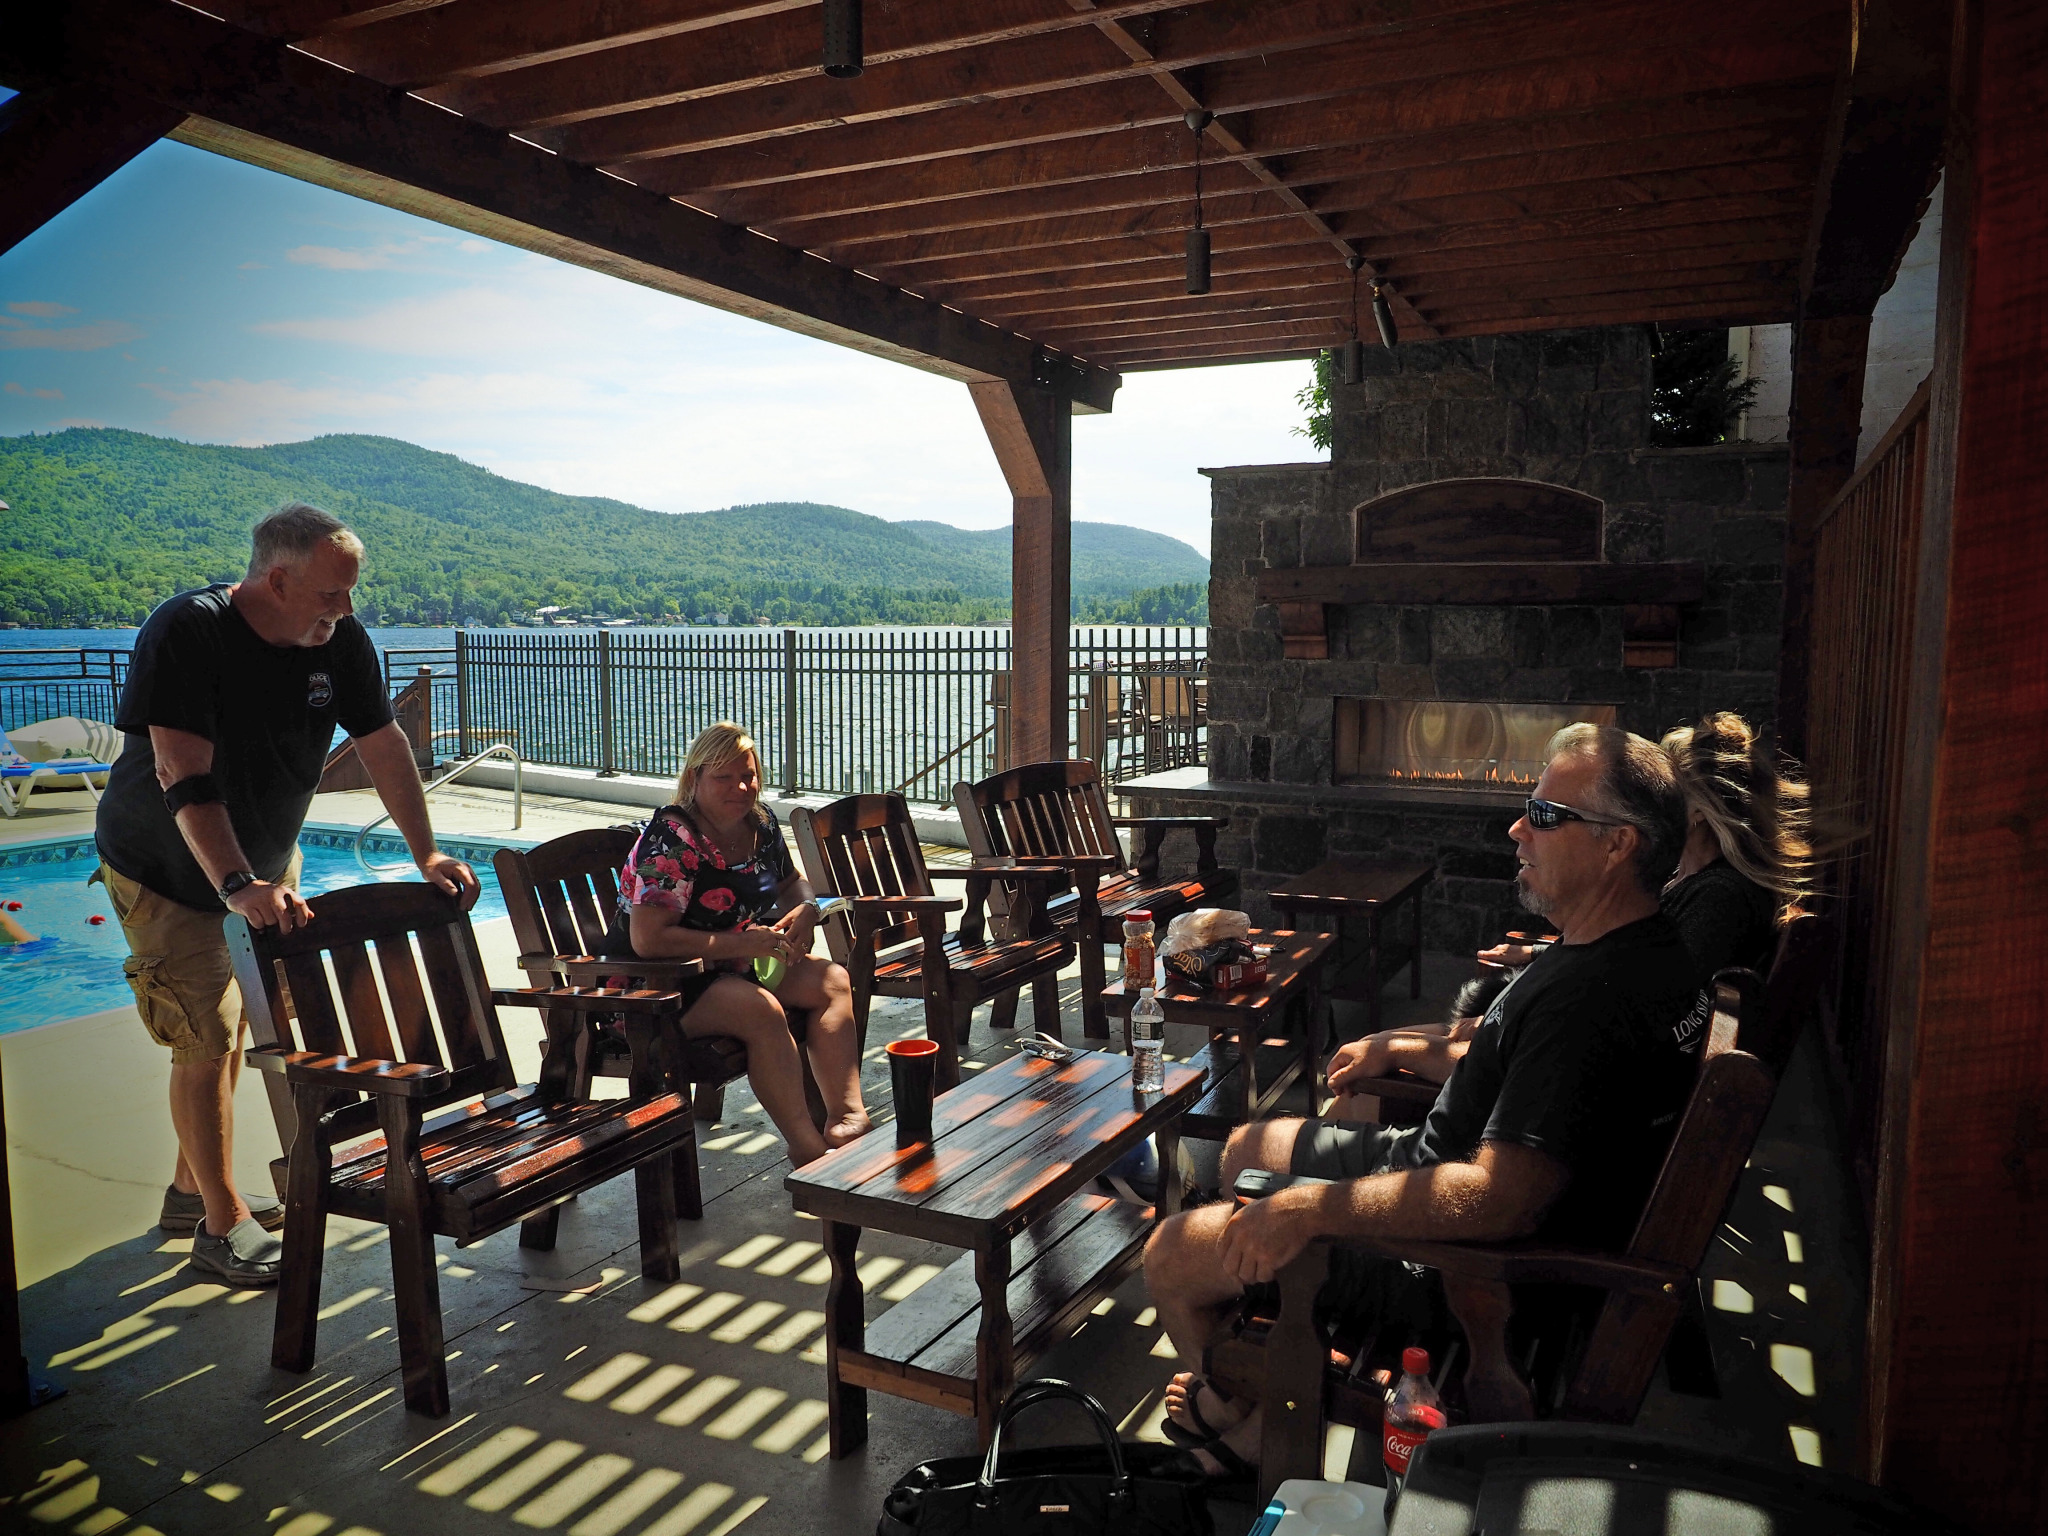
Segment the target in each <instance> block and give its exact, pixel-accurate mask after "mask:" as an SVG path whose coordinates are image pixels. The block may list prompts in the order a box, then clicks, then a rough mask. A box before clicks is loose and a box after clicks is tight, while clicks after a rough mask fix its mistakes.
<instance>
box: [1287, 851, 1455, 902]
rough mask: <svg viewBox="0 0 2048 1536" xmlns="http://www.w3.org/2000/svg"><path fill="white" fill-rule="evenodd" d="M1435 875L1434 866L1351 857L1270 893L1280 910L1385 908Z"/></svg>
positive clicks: (1326, 862)
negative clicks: (1288, 908) (1300, 908)
mask: <svg viewBox="0 0 2048 1536" xmlns="http://www.w3.org/2000/svg"><path fill="white" fill-rule="evenodd" d="M1435 875H1436V866H1435V865H1434V864H1409V863H1404V862H1401V861H1399V860H1394V859H1374V858H1368V857H1364V856H1362V855H1357V854H1352V855H1346V856H1341V857H1338V858H1333V859H1325V860H1324V861H1323V862H1322V863H1320V864H1318V865H1317V866H1316V867H1315V868H1314V869H1312V870H1310V871H1309V872H1308V873H1307V874H1305V875H1296V876H1295V877H1294V878H1293V879H1292V880H1289V881H1288V882H1287V883H1286V884H1285V885H1282V886H1277V887H1275V888H1274V889H1273V891H1272V892H1270V895H1271V896H1272V899H1273V901H1274V903H1275V904H1276V905H1278V906H1284V907H1295V906H1300V907H1311V908H1315V907H1380V906H1388V905H1391V904H1392V903H1394V902H1396V901H1399V900H1400V899H1401V898H1402V897H1404V896H1406V895H1408V894H1409V893H1410V892H1412V891H1413V890H1415V889H1416V888H1417V887H1418V886H1422V885H1426V884H1428V882H1429V881H1430V880H1431V879H1433V878H1434V877H1435Z"/></svg>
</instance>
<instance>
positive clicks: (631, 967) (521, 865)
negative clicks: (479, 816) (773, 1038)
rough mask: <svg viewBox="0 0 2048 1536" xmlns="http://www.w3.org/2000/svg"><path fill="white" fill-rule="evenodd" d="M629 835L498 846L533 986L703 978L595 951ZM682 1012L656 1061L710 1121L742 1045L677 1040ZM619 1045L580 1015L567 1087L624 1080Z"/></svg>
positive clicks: (815, 1098)
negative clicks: (572, 1071) (521, 846)
mask: <svg viewBox="0 0 2048 1536" xmlns="http://www.w3.org/2000/svg"><path fill="white" fill-rule="evenodd" d="M638 836H639V828H637V827H604V828H601V829H593V830H589V831H583V832H570V833H567V834H566V835H564V836H562V837H557V838H553V839H550V840H549V841H548V842H545V843H542V844H540V846H538V847H536V848H528V849H519V848H501V849H499V850H498V855H497V857H496V858H495V859H494V860H492V862H493V863H494V864H495V865H496V866H497V871H498V886H499V889H500V890H502V891H503V892H504V893H505V908H506V911H507V913H508V914H509V915H510V916H511V918H512V933H513V936H514V937H515V938H516V939H517V940H518V942H519V965H520V968H521V969H522V970H524V971H525V972H526V974H527V978H528V979H529V980H530V981H531V982H532V983H533V984H534V985H535V986H536V987H547V988H556V987H577V986H606V985H610V984H612V983H614V982H617V981H619V980H622V979H623V980H624V981H625V982H626V984H627V985H628V986H629V987H635V988H649V989H652V990H655V991H670V990H673V989H674V988H675V987H676V986H677V985H678V984H679V983H680V982H681V980H682V979H683V978H684V977H686V976H696V975H701V974H702V973H703V970H704V964H703V962H702V961H700V960H642V959H639V958H638V957H636V956H628V957H623V958H622V957H620V956H618V955H608V956H601V955H600V954H599V951H600V950H602V949H605V948H607V947H609V948H614V949H616V948H620V947H622V946H618V945H608V943H607V939H608V936H609V935H610V932H611V925H612V924H613V923H614V922H615V921H616V920H617V913H618V910H619V869H620V867H621V866H622V865H624V863H625V862H626V856H627V855H628V854H629V853H631V852H632V849H633V842H634V840H635V839H636V838H637V837H638ZM682 1012H683V1010H682V1009H681V1008H680V1007H678V1008H676V1009H675V1010H674V1015H675V1016H674V1018H673V1019H664V1020H662V1021H660V1022H661V1023H662V1024H663V1025H664V1027H670V1026H672V1027H673V1029H674V1035H675V1038H674V1039H673V1040H672V1041H670V1042H668V1045H667V1047H666V1048H665V1050H664V1053H663V1062H664V1065H668V1064H670V1063H673V1064H674V1079H675V1080H674V1082H673V1083H672V1084H671V1086H673V1087H676V1088H678V1089H679V1090H681V1091H683V1092H693V1102H694V1104H695V1106H696V1111H697V1118H698V1119H699V1120H706V1121H710V1120H717V1119H719V1118H720V1117H721V1116H722V1115H723V1114H724V1112H725V1085H726V1084H727V1083H730V1082H732V1081H733V1080H734V1079H736V1078H740V1077H744V1076H745V1075H746V1071H747V1048H746V1046H744V1045H742V1044H741V1043H740V1042H739V1041H738V1040H735V1039H733V1038H732V1037H731V1036H730V1035H685V1034H683V1033H682V1029H681V1020H682ZM808 1023H809V1015H807V1014H805V1013H804V1012H803V1011H801V1010H798V1009H792V1010H790V1012H789V1029H790V1033H791V1034H792V1035H794V1036H795V1037H796V1042H797V1044H798V1045H799V1046H801V1045H802V1044H803V1043H804V1035H805V1028H806V1025H807V1024H808ZM622 1043H623V1042H622V1041H621V1039H620V1037H619V1035H618V1033H617V1032H616V1031H615V1030H612V1029H609V1028H607V1027H606V1026H605V1024H604V1022H603V1021H602V1020H600V1019H598V1018H590V1019H588V1020H587V1021H586V1024H585V1026H584V1028H583V1029H582V1030H580V1031H579V1032H578V1034H577V1036H576V1052H577V1054H576V1070H575V1074H574V1076H573V1079H572V1088H571V1090H570V1091H572V1092H573V1093H576V1094H579V1095H580V1094H587V1093H589V1091H590V1083H591V1080H592V1079H593V1078H596V1077H623V1076H625V1075H626V1072H627V1068H626V1065H625V1061H624V1058H623V1057H622V1056H621V1055H620V1054H619V1053H618V1048H619V1046H620V1045H621V1044H622ZM797 1055H798V1059H799V1061H801V1062H802V1064H803V1074H804V1102H805V1103H806V1104H807V1105H808V1106H809V1107H810V1111H811V1120H812V1122H813V1123H814V1124H816V1125H819V1126H822V1125H824V1123H825V1101H824V1099H823V1097H822V1096H821V1095H820V1094H819V1092H818V1083H817V1079H816V1078H814V1077H813V1076H812V1075H811V1063H810V1058H809V1056H807V1055H805V1054H804V1053H803V1052H802V1051H799V1052H798V1053H797ZM676 1180H677V1188H678V1189H679V1190H680V1189H684V1188H685V1187H687V1188H690V1189H694V1188H695V1187H696V1169H695V1167H694V1165H693V1166H692V1167H691V1169H690V1170H689V1173H688V1176H687V1178H686V1177H685V1175H684V1171H683V1170H682V1169H678V1170H677V1171H676ZM686 1203H687V1202H686ZM687 1214H690V1215H692V1216H693V1217H694V1215H695V1213H694V1212H688V1213H687Z"/></svg>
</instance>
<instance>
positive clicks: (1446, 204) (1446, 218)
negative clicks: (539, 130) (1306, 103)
mask: <svg viewBox="0 0 2048 1536" xmlns="http://www.w3.org/2000/svg"><path fill="white" fill-rule="evenodd" d="M1812 170H1813V167H1812V164H1811V162H1810V161H1800V162H1790V161H1766V162H1762V163H1761V164H1759V163H1755V162H1751V163H1748V164H1743V165H1733V166H1714V167H1707V168H1703V169H1701V170H1699V171H1693V172H1685V173H1674V174H1671V175H1666V176H1640V177H1631V178H1626V179H1612V178H1610V179H1608V180H1604V181H1588V182H1574V183H1569V184H1566V185H1564V186H1554V187H1526V188H1520V189H1517V190H1516V191H1514V192H1512V193H1493V194H1483V195H1482V194H1470V195H1467V196H1464V197H1455V198H1442V199H1436V200H1431V201H1421V200H1417V201H1413V202H1397V201H1392V200H1390V199H1387V198H1385V197H1382V196H1378V195H1375V191H1374V189H1373V185H1372V183H1371V182H1363V183H1351V184H1349V185H1339V186H1335V187H1328V188H1318V189H1317V192H1318V196H1317V197H1316V198H1315V199H1314V200H1313V203H1312V206H1313V207H1314V208H1315V210H1316V212H1317V213H1319V214H1321V215H1322V216H1323V217H1324V218H1325V219H1328V220H1329V221H1330V222H1331V224H1332V226H1333V227H1334V228H1335V229H1336V230H1337V232H1338V233H1339V234H1341V235H1344V236H1345V237H1347V238H1355V239H1360V240H1364V239H1368V238H1370V237H1371V236H1373V235H1398V234H1402V233H1405V232H1410V231H1429V232H1438V231H1442V232H1444V233H1445V235H1446V237H1447V238H1453V235H1452V232H1453V231H1455V230H1457V229H1459V228H1461V227H1462V228H1465V229H1471V228H1479V227H1485V226H1489V225H1493V224H1498V223H1504V222H1512V221H1514V220H1517V219H1532V220H1533V219H1539V218H1560V217H1566V216H1577V217H1582V218H1586V219H1595V218H1601V217H1606V216H1610V215H1613V214H1615V213H1618V212H1619V211H1621V210H1629V211H1633V212H1637V213H1638V216H1640V217H1649V216H1650V212H1649V211H1650V210H1651V209H1655V208H1664V207H1669V208H1673V209H1681V208H1686V209H1697V208H1698V207H1699V206H1700V204H1702V203H1703V202H1705V201H1707V200H1709V199H1718V200H1726V201H1731V202H1733V203H1734V204H1735V205H1736V206H1747V205H1748V203H1749V198H1750V197H1752V196H1765V195H1767V196H1768V197H1769V198H1770V199H1771V200H1772V201H1773V206H1778V200H1786V201H1787V202H1789V204H1790V205H1791V206H1794V207H1801V208H1803V207H1804V206H1805V204H1804V201H1803V199H1805V198H1808V197H1810V196H1811V192H1812ZM1282 212H1283V210H1282V209H1280V208H1279V207H1277V206H1276V205H1275V200H1274V199H1273V198H1272V197H1271V196H1269V195H1267V194H1265V193H1263V192H1247V193H1235V194H1232V195H1230V196H1228V197H1218V198H1214V199H1209V198H1206V197H1205V198H1204V200H1203V221H1204V222H1205V223H1206V224H1207V226H1208V227H1209V229H1210V230H1211V231H1212V233H1213V235H1214V237H1215V238H1216V239H1218V240H1220V239H1222V238H1223V232H1224V231H1225V230H1232V229H1241V228H1244V227H1246V226H1252V225H1263V224H1266V223H1269V222H1271V221H1272V220H1273V219H1275V218H1276V217H1278V216H1279V215H1280V214H1281V213H1282ZM1191 217H1192V214H1191V205H1190V204H1189V202H1187V201H1185V200H1178V201H1174V202H1166V203H1160V204H1156V205H1154V206H1152V207H1149V208H1134V209H1124V210H1119V211H1117V212H1116V213H1113V214H1093V215H1083V216H1080V217H1076V218H1069V219H1048V220H1042V221H1038V222H1035V223H1019V224H1014V225H1010V226H1008V227H1000V226H999V227H994V228H983V229H972V230H961V231H955V232H949V233H947V234H943V235H924V236H914V237H908V238H902V239H897V240H892V241H886V242H884V241H866V242H861V243H858V244H842V243H840V242H837V241H834V242H831V243H828V244H823V245H819V246H814V247H813V249H814V250H816V251H818V253H819V254H821V255H824V256H827V257H829V258H830V259H832V260H834V261H844V262H849V263H851V264H853V265H857V266H860V267H862V268H865V269H866V270H869V271H878V270H889V271H897V272H903V273H905V274H911V273H914V272H916V271H917V270H918V269H919V268H921V267H927V266H931V265H933V264H936V263H938V262H942V261H954V260H960V259H964V258H970V257H983V256H996V255H1002V254H1008V253H1015V252H1025V251H1035V250H1040V249H1044V248H1056V249H1061V250H1064V251H1067V252H1069V253H1070V255H1069V258H1068V259H1069V260H1092V259H1093V257H1092V255H1091V253H1090V251H1089V250H1088V249H1085V248H1086V247H1089V246H1091V245H1093V244H1094V243H1096V242H1106V241H1115V240H1124V239H1130V238H1135V237H1168V238H1178V237H1179V236H1180V235H1181V233H1182V232H1183V231H1185V230H1186V229H1187V228H1188V226H1189V223H1190V220H1191ZM1239 243H1241V242H1239Z"/></svg>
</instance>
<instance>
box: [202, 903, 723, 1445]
mask: <svg viewBox="0 0 2048 1536" xmlns="http://www.w3.org/2000/svg"><path fill="white" fill-rule="evenodd" d="M309 905H310V906H311V907H312V910H313V917H312V920H311V921H310V922H308V923H306V924H304V925H302V926H301V927H299V928H297V929H295V930H294V931H293V932H291V933H280V932H279V931H278V930H277V929H275V928H267V929H262V930H260V931H259V930H252V929H251V928H250V927H249V926H248V925H247V924H246V923H242V922H230V923H228V924H227V925H226V927H227V938H228V947H229V950H230V952H231V953H232V955H233V957H234V966H235V977H236V980H237V981H239V982H240V983H241V988H242V996H243V1000H244V1002H245V1004H246V1006H247V1007H248V1010H249V1021H250V1027H251V1033H252V1035H253V1037H254V1039H255V1042H256V1043H255V1045H254V1046H253V1047H252V1048H251V1049H250V1051H249V1052H248V1057H249V1060H250V1061H252V1062H253V1063H254V1064H255V1065H256V1066H257V1067H258V1068H260V1069H262V1070H263V1071H265V1072H267V1073H271V1074H274V1075H276V1076H277V1077H280V1078H281V1079H282V1080H283V1081H284V1083H285V1084H286V1085H287V1086H288V1088H289V1090H290V1093H291V1098H292V1104H293V1109H294V1111H295V1124H294V1129H293V1134H292V1137H291V1140H290V1142H289V1148H290V1158H289V1173H288V1176H287V1180H286V1191H285V1195H286V1211H285V1229H284V1265H283V1274H282V1276H281V1278H280V1281H279V1284H278V1295H277V1317H276V1324H275V1327H274V1330H273V1333H272V1337H271V1355H270V1358H271V1363H272V1364H273V1365H275V1366H277V1367H278V1368H279V1369H281V1370H287V1371H306V1370H310V1369H312V1365H313V1353H314V1342H315V1336H316V1333H317V1330H318V1326H319V1324H318V1320H317V1314H318V1312H319V1309H320V1271H321V1265H322V1260H323V1257H324V1254H325V1250H326V1230H327V1217H328V1215H329V1214H330V1213H332V1214H334V1215H339V1216H349V1217H354V1218H355V1219H357V1220H359V1221H374V1222H381V1223H382V1224H383V1225H384V1226H386V1227H388V1228H390V1230H391V1243H390V1247H391V1285H392V1290H393V1291H394V1292H395V1293H396V1297H397V1304H398V1348H399V1359H400V1361H401V1363H402V1366H403V1370H404V1378H405V1403H406V1406H407V1407H408V1408H411V1409H412V1410H414V1411H415V1412H418V1413H424V1414H431V1415H436V1416H438V1415H441V1414H445V1413H446V1412H447V1411H448V1371H447V1365H446V1363H445V1360H444V1354H445V1351H444V1348H443V1342H442V1333H441V1305H440V1283H439V1278H438V1275H437V1272H436V1269H435V1259H434V1236H435V1234H437V1233H439V1234H441V1235H444V1236H448V1237H452V1238H454V1239H455V1240H456V1241H457V1242H460V1243H473V1242H476V1241H477V1240H478V1239H480V1238H484V1237H488V1236H489V1235H490V1234H491V1233H493V1232H497V1231H500V1230H502V1229H503V1228H505V1227H508V1226H511V1225H513V1224H514V1223H516V1222H527V1223H532V1222H535V1221H536V1220H538V1221H540V1222H542V1223H543V1224H544V1227H545V1230H544V1234H542V1235H544V1236H545V1238H546V1242H545V1243H540V1244H538V1245H539V1246H548V1245H550V1244H552V1241H553V1225H552V1222H551V1221H548V1220H547V1219H546V1218H547V1217H548V1215H549V1213H550V1212H551V1211H552V1209H553V1207H554V1206H556V1205H558V1204H559V1203H560V1202H562V1201H564V1200H567V1199H569V1198H570V1197H571V1196H573V1195H576V1194H579V1193H581V1192H582V1191H584V1190H586V1189H590V1188H593V1187H595V1186H596V1185H599V1184H602V1183H604V1182H605V1181H606V1180H608V1179H612V1178H615V1177H617V1176H618V1175H619V1174H622V1173H625V1172H627V1171H628V1170H631V1171H632V1173H633V1174H634V1176H635V1178H636V1179H637V1181H638V1185H639V1191H638V1192H639V1210H640V1271H641V1273H642V1274H643V1275H645V1276H646V1277H647V1278H648V1279H650V1280H674V1279H675V1278H677V1276H678V1274H679V1272H680V1271H679V1266H678V1264H677V1259H676V1240H675V1222H676V1205H675V1186H674V1182H673V1180H674V1172H673V1168H674V1162H675V1160H676V1158H677V1157H678V1156H685V1155H687V1156H690V1157H692V1159H693V1161H692V1166H693V1167H694V1147H693V1142H694V1137H695V1129H694V1126H693V1124H692V1122H691V1118H690V1110H689V1105H688V1102H687V1101H686V1100H685V1099H684V1098H683V1097H682V1096H681V1095H680V1094H676V1093H665V1092H662V1091H661V1078H660V1071H659V1068H658V1066H657V1064H656V1061H655V1056H654V1041H653V1022H652V1010H651V1009H650V1008H648V1007H635V1006H634V1004H635V1003H636V1002H639V1003H647V1002H650V1001H655V1000H658V999H659V997H660V994H658V993H638V994H635V993H627V994H623V995H622V994H619V993H616V992H605V991H602V990H600V989H591V990H589V991H588V992H587V993H583V994H580V996H581V1001H580V1002H579V1001H578V996H577V995H568V996H565V995H564V993H565V991H566V990H567V989H545V988H542V989H533V990H531V991H522V992H493V991H492V990H491V987H490V984H489V982H488V981H487V980H486V979H485V977H484V968H483V961H482V959H481V957H480V956H479V955H478V954H477V948H476V936H475V934H474V933H472V932H471V931H470V926H469V917H468V915H467V914H466V913H464V912H462V911H461V910H460V909H459V908H458V906H457V904H456V901H455V898H453V897H451V896H448V895H445V894H444V893H442V892H441V891H439V890H437V889H436V888H434V887H433V886H430V885H425V884H403V885H366V886H354V887H351V888H350V889H347V890H341V891H334V892H331V893H330V894H328V895H325V896H316V897H314V898H313V899H312V901H311V902H310V903H309ZM415 946H417V949H415ZM373 952H374V956H375V958H374V959H373V958H372V954H373ZM380 978H381V980H382V983H383V986H382V996H380V993H379V987H378V982H379V979H380ZM670 995H671V996H673V994H670ZM385 997H388V998H389V999H390V1010H389V1012H388V1013H387V1012H386V1010H385V1006H384V998H385ZM500 1002H503V1003H511V1004H518V1005H522V1006H530V1007H537V1008H540V1009H541V1010H542V1018H543V1019H544V1020H546V1021H547V1022H548V1026H549V1029H550V1031H551V1035H552V1036H553V1039H552V1040H551V1044H553V1045H555V1046H558V1047H559V1046H563V1045H565V1044H566V1042H563V1041H562V1040H561V1037H560V1036H561V1031H563V1030H564V1029H565V1028H567V1027H571V1026H569V1025H567V1024H566V1023H565V1021H567V1020H570V1019H574V1018H575V1017H576V1015H577V1013H578V1012H579V1011H584V1010H588V1011H605V1012H614V1011H618V1010H620V1009H621V1008H624V1009H625V1013H624V1017H625V1021H626V1022H625V1029H626V1035H627V1039H628V1041H629V1042H630V1043H631V1046H632V1050H633V1063H634V1065H633V1075H632V1078H631V1096H630V1097H628V1098H624V1099H604V1100H597V1101H593V1100H589V1099H581V1098H575V1097H570V1096H567V1095H557V1094H554V1093H552V1092H550V1091H549V1090H548V1086H547V1084H546V1083H545V1082H543V1084H542V1085H541V1087H539V1088H519V1087H517V1086H516V1085H515V1084H514V1082H513V1077H512V1065H511V1061H510V1059H509V1057H508V1056H507V1055H506V1052H505V1039H504V1033H503V1031H502V1030H501V1029H500V1028H499V1025H498V1014H497V1008H496V1007H495V1006H494V1005H495V1004H496V1003H500ZM569 1050H573V1047H572V1046H571V1047H569ZM551 1054H557V1055H565V1054H567V1052H565V1051H555V1052H551ZM430 1116H431V1118H429V1117H430ZM523 1235H524V1234H523ZM534 1245H535V1244H529V1246H534Z"/></svg>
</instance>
